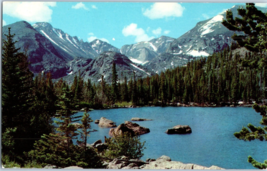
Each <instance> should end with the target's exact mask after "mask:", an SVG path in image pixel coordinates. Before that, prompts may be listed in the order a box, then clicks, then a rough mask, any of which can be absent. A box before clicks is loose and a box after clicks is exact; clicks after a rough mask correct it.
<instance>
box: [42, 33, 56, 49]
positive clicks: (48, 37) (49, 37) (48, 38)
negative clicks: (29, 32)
mask: <svg viewBox="0 0 267 171" xmlns="http://www.w3.org/2000/svg"><path fill="white" fill-rule="evenodd" d="M41 32H42V33H43V34H44V35H45V37H47V38H48V39H49V40H50V41H51V42H53V43H54V44H55V45H57V46H59V44H57V43H56V42H55V41H54V40H53V39H51V38H50V37H49V36H48V35H47V34H46V33H45V32H44V31H43V30H41ZM59 47H60V46H59Z"/></svg>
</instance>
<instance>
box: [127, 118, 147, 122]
mask: <svg viewBox="0 0 267 171" xmlns="http://www.w3.org/2000/svg"><path fill="white" fill-rule="evenodd" d="M131 121H152V119H144V118H132V119H131Z"/></svg>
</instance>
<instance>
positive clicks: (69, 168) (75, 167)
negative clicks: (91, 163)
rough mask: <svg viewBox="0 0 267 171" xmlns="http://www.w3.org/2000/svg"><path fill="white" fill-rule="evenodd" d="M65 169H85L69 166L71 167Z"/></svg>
mask: <svg viewBox="0 0 267 171" xmlns="http://www.w3.org/2000/svg"><path fill="white" fill-rule="evenodd" d="M64 169H83V168H82V167H79V166H69V167H65V168H64Z"/></svg>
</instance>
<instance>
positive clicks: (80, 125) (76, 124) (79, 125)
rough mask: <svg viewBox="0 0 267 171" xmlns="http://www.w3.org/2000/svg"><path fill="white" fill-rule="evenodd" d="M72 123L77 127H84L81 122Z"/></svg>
mask: <svg viewBox="0 0 267 171" xmlns="http://www.w3.org/2000/svg"><path fill="white" fill-rule="evenodd" d="M72 125H74V126H75V127H76V128H81V127H82V124H80V123H72Z"/></svg>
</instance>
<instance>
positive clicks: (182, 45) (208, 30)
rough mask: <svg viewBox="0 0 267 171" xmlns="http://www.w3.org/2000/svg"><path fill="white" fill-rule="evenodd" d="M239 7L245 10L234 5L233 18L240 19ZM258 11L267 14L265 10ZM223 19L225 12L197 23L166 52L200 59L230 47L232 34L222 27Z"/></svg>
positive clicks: (232, 9)
mask: <svg viewBox="0 0 267 171" xmlns="http://www.w3.org/2000/svg"><path fill="white" fill-rule="evenodd" d="M239 7H243V8H245V6H242V5H241V6H240V5H235V6H233V7H232V8H231V9H230V10H231V11H232V12H233V16H234V17H240V16H239V15H238V12H237V9H238V8H239ZM258 9H260V10H262V11H263V12H267V10H266V8H258ZM225 17H226V12H223V13H221V14H219V15H216V16H214V17H212V18H211V19H208V20H205V21H201V22H199V23H197V24H196V26H195V27H194V28H192V29H191V30H189V31H188V32H186V33H185V34H184V35H182V36H181V37H179V38H178V39H176V40H174V41H173V42H172V43H171V45H170V46H169V47H168V49H167V51H166V52H168V53H172V54H174V55H179V54H183V55H191V56H194V57H200V56H208V55H211V54H213V53H214V52H218V51H221V50H222V49H224V48H225V47H227V46H230V45H231V43H232V42H233V40H232V38H231V36H232V35H233V34H234V32H233V31H230V30H228V29H227V28H226V27H225V26H223V25H222V23H221V22H222V20H223V19H225ZM237 34H243V33H237Z"/></svg>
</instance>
